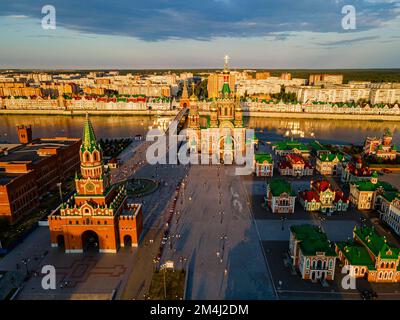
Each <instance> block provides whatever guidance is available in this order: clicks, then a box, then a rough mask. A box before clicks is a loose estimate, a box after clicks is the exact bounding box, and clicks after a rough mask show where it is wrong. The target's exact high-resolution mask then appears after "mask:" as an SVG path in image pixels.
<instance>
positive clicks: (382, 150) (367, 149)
mask: <svg viewBox="0 0 400 320" xmlns="http://www.w3.org/2000/svg"><path fill="white" fill-rule="evenodd" d="M392 139H393V133H392V132H391V131H390V130H389V129H386V130H385V133H384V135H383V138H376V137H367V139H366V140H365V143H364V154H365V155H367V156H368V155H371V154H372V155H375V156H376V157H377V158H381V159H385V160H394V159H396V157H397V146H396V145H393V146H392Z"/></svg>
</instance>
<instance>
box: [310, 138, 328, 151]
mask: <svg viewBox="0 0 400 320" xmlns="http://www.w3.org/2000/svg"><path fill="white" fill-rule="evenodd" d="M309 145H310V147H311V148H313V149H314V150H316V151H322V150H328V149H327V148H325V146H324V145H322V144H321V143H320V142H319V141H317V140H314V141H311V142H310V143H309Z"/></svg>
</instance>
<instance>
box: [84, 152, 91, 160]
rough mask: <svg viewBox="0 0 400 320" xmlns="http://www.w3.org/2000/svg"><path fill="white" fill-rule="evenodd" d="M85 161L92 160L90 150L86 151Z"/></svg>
mask: <svg viewBox="0 0 400 320" xmlns="http://www.w3.org/2000/svg"><path fill="white" fill-rule="evenodd" d="M85 161H87V162H89V161H90V155H89V153H88V152H86V153H85Z"/></svg>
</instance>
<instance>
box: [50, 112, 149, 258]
mask: <svg viewBox="0 0 400 320" xmlns="http://www.w3.org/2000/svg"><path fill="white" fill-rule="evenodd" d="M79 155H80V160H81V170H80V174H78V173H77V174H76V177H75V185H76V194H75V195H73V196H72V197H71V198H69V199H68V200H67V201H66V203H63V204H62V205H61V209H60V211H58V212H54V213H53V214H51V215H50V216H49V228H50V236H51V244H52V246H53V247H59V246H64V247H65V252H66V253H81V252H83V251H85V250H88V249H95V250H98V251H99V252H103V253H115V252H117V250H118V249H119V248H120V247H124V246H137V245H138V243H139V238H140V234H141V232H142V228H143V220H142V205H141V204H128V203H127V193H126V189H125V186H124V185H111V182H110V170H109V169H108V167H104V165H103V154H102V150H101V147H100V145H99V144H98V143H97V141H96V136H95V134H94V130H93V126H92V123H91V122H90V119H89V117H88V116H87V117H86V121H85V125H84V129H83V138H82V145H81V148H80V151H79Z"/></svg>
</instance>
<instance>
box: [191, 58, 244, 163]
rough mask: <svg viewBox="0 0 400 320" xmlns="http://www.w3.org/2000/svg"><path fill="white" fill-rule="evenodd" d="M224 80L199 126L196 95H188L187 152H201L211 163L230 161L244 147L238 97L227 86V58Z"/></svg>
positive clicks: (228, 75) (196, 153)
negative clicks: (205, 117) (202, 124)
mask: <svg viewBox="0 0 400 320" xmlns="http://www.w3.org/2000/svg"><path fill="white" fill-rule="evenodd" d="M223 74H224V84H223V86H222V89H221V91H220V94H219V97H218V98H215V99H214V100H213V102H212V103H211V106H210V115H209V117H207V119H206V120H207V121H206V124H205V125H204V126H201V124H200V117H199V111H198V107H197V104H198V100H197V97H196V96H195V95H194V93H193V94H192V96H191V97H190V112H189V130H188V131H189V132H188V139H189V145H190V152H191V154H192V155H193V154H194V155H198V154H201V157H202V163H203V161H204V160H203V159H206V161H208V162H212V163H224V164H233V163H236V160H237V157H239V156H240V157H244V155H245V151H246V129H245V127H244V126H243V112H242V108H241V105H240V97H239V96H236V97H235V95H234V93H233V92H232V91H231V88H230V86H229V81H230V80H229V79H230V71H229V67H228V62H227V60H226V61H225V68H224V72H223Z"/></svg>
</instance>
